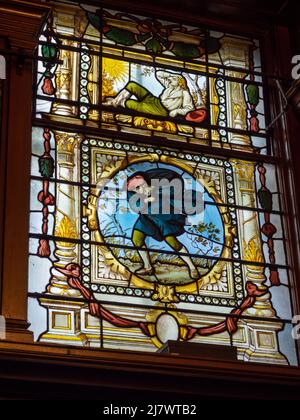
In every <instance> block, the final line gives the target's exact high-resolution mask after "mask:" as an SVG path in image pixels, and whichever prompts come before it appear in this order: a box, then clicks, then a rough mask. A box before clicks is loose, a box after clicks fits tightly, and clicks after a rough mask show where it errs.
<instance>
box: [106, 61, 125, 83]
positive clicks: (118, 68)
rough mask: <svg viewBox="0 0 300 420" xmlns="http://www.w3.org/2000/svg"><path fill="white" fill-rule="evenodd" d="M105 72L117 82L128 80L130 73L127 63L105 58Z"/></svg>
mask: <svg viewBox="0 0 300 420" xmlns="http://www.w3.org/2000/svg"><path fill="white" fill-rule="evenodd" d="M103 71H104V72H105V73H106V74H107V76H108V77H109V78H111V79H114V80H115V81H116V82H122V81H124V79H126V76H127V74H128V71H129V65H128V63H127V62H126V61H120V60H114V59H112V58H106V57H104V58H103Z"/></svg>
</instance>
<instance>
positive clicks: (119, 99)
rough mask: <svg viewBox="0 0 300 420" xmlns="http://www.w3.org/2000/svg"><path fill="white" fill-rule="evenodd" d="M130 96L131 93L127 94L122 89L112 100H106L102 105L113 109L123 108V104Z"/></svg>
mask: <svg viewBox="0 0 300 420" xmlns="http://www.w3.org/2000/svg"><path fill="white" fill-rule="evenodd" d="M130 96H131V93H130V92H128V90H127V89H122V90H121V91H120V92H119V93H118V95H117V96H115V97H114V98H110V97H109V98H106V101H105V102H103V105H109V106H114V107H118V106H122V107H123V108H124V107H125V102H126V101H127V99H129V98H130Z"/></svg>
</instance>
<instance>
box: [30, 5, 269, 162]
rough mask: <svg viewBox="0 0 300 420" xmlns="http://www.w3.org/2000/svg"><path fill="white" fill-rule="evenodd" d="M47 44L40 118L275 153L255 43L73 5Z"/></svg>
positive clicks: (49, 30) (42, 50)
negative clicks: (270, 137)
mask: <svg viewBox="0 0 300 420" xmlns="http://www.w3.org/2000/svg"><path fill="white" fill-rule="evenodd" d="M40 44H41V45H40V47H39V54H40V56H41V57H44V59H45V61H44V62H43V61H40V63H39V66H38V67H39V68H38V80H37V89H36V93H37V106H36V115H37V117H41V116H47V115H48V116H49V117H50V116H51V115H53V114H56V115H64V116H65V117H67V118H69V119H71V120H74V119H76V120H78V121H77V122H76V123H77V124H82V125H87V126H91V127H94V128H95V127H98V128H100V129H103V130H112V131H116V130H117V131H121V132H124V133H132V134H133V133H135V134H136V135H149V136H156V137H163V138H167V139H170V140H174V141H180V142H182V141H186V142H187V143H195V144H202V145H208V146H213V147H219V148H220V147H221V148H236V149H239V150H244V151H247V152H253V153H261V154H266V153H268V152H269V151H270V150H269V149H270V148H269V141H268V136H267V131H266V122H265V110H264V101H263V76H262V73H261V60H260V49H259V41H258V40H255V39H250V38H245V37H238V36H235V35H230V34H227V33H220V32H215V31H210V30H208V29H204V28H199V27H191V26H187V25H182V24H176V23H170V22H166V21H163V20H159V19H150V18H146V17H142V16H137V15H132V14H128V13H122V12H116V11H112V10H107V9H102V8H94V7H90V6H89V7H88V6H77V7H76V6H74V7H71V6H67V5H66V9H65V10H64V12H63V11H60V13H57V14H56V15H55V16H54V20H53V22H50V24H49V25H48V27H46V28H45V29H44V32H43V34H42V36H41V40H40Z"/></svg>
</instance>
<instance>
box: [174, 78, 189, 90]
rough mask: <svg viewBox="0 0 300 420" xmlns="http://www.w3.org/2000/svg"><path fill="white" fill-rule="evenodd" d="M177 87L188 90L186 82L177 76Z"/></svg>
mask: <svg viewBox="0 0 300 420" xmlns="http://www.w3.org/2000/svg"><path fill="white" fill-rule="evenodd" d="M177 81H178V86H180V87H181V88H182V89H184V90H188V87H187V83H186V80H185V78H184V77H183V76H177Z"/></svg>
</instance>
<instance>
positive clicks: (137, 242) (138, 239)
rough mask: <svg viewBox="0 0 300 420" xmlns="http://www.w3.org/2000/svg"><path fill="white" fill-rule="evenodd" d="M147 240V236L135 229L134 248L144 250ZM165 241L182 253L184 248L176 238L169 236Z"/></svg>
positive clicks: (133, 236) (133, 235)
mask: <svg viewBox="0 0 300 420" xmlns="http://www.w3.org/2000/svg"><path fill="white" fill-rule="evenodd" d="M145 238H146V235H145V234H144V233H143V232H141V231H140V230H137V229H134V231H133V232H132V242H133V244H134V246H136V247H137V248H142V247H143V246H144V245H145ZM164 239H165V241H166V242H167V244H168V245H170V247H171V248H173V249H174V250H175V251H177V252H178V251H180V250H181V248H182V244H181V243H180V242H179V241H178V240H177V239H176V238H175V236H172V235H169V236H166V237H165V238H164Z"/></svg>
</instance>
